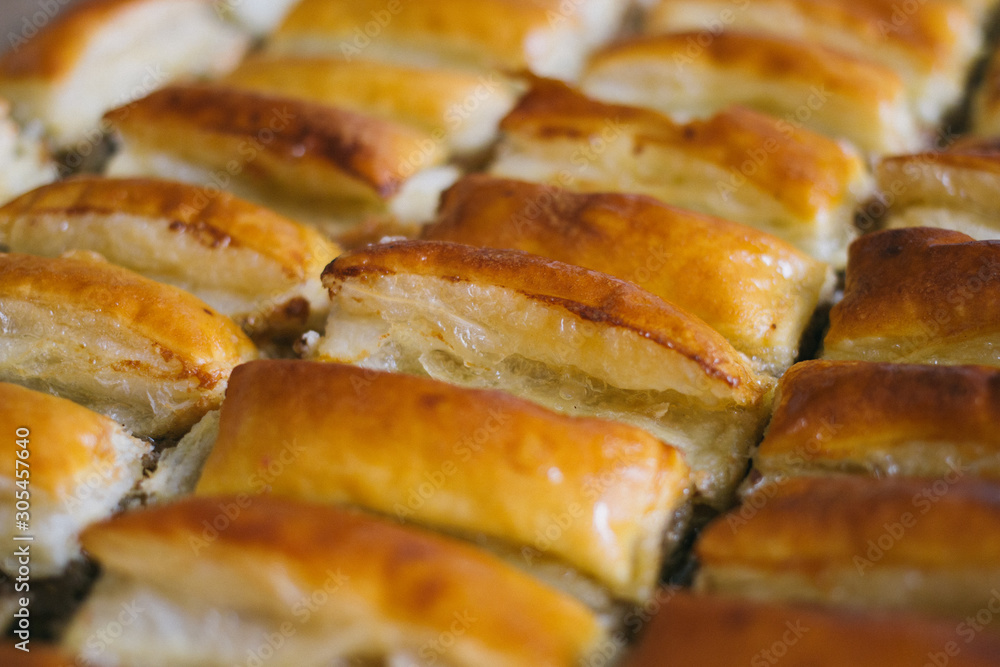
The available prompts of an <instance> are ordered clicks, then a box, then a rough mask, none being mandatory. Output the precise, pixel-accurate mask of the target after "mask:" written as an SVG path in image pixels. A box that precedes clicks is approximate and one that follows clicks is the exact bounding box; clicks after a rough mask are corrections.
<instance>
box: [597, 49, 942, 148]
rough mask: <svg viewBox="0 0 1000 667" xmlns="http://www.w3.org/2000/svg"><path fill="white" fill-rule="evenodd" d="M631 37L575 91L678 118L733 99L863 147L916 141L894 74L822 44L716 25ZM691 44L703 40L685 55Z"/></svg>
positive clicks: (604, 56)
mask: <svg viewBox="0 0 1000 667" xmlns="http://www.w3.org/2000/svg"><path fill="white" fill-rule="evenodd" d="M698 37H699V33H696V32H681V33H674V34H669V35H657V36H652V37H635V38H632V39H629V40H627V41H624V42H619V43H618V44H615V45H613V46H611V47H609V48H607V49H605V50H603V51H601V52H599V53H597V54H596V55H595V56H594V57H593V58H591V59H590V61H589V63H588V65H587V68H586V70H585V72H584V74H583V77H582V79H581V89H582V90H583V91H584V92H585V93H587V94H588V95H590V96H591V97H593V98H595V99H599V100H603V101H606V102H613V103H619V104H631V105H635V106H642V107H648V108H650V109H654V110H656V111H660V112H662V113H665V114H669V115H670V116H672V117H674V118H676V119H677V120H679V121H684V120H687V119H689V118H690V117H691V116H695V117H708V116H711V115H712V114H715V113H718V112H719V111H722V110H724V109H726V108H727V107H729V106H731V105H734V104H740V105H744V106H747V107H749V108H752V109H756V110H758V111H762V112H764V113H769V114H772V115H774V116H779V117H781V118H783V119H784V120H785V121H786V122H788V123H790V124H792V125H793V126H796V127H799V126H801V127H806V128H808V129H810V130H813V131H815V132H819V133H821V134H825V135H827V136H830V137H834V138H839V139H847V140H849V141H851V142H852V143H853V144H854V145H855V146H857V147H858V148H860V149H861V150H863V151H866V152H869V153H902V152H905V151H915V150H918V149H919V148H921V146H922V144H923V139H922V137H921V135H920V132H919V131H918V128H917V123H916V119H915V117H914V115H913V113H912V111H911V110H910V107H909V102H908V99H907V95H906V89H905V87H904V86H903V82H902V80H901V79H900V78H899V76H898V75H897V74H896V73H895V72H893V71H892V70H891V69H889V68H887V67H883V66H881V65H877V64H875V63H873V62H871V61H869V60H864V59H861V58H856V57H853V56H849V55H847V54H844V53H841V52H839V51H836V50H833V49H830V48H827V47H825V46H822V45H819V44H812V43H809V42H804V41H799V40H793V39H783V38H780V37H775V36H771V35H765V34H758V33H747V32H735V31H734V32H728V31H727V32H723V33H720V34H718V35H714V36H713V37H712V39H711V40H703V41H708V43H707V45H705V46H704V47H701V45H700V43H699V41H698ZM691 44H695V45H696V46H698V47H700V48H699V49H698V51H697V54H696V55H694V56H693V55H691V53H692V51H691V49H692V47H691Z"/></svg>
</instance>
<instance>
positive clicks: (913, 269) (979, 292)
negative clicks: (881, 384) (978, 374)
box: [825, 227, 1000, 361]
mask: <svg viewBox="0 0 1000 667" xmlns="http://www.w3.org/2000/svg"><path fill="white" fill-rule="evenodd" d="M998 275H1000V241H973V240H972V239H971V238H970V237H969V236H966V235H965V234H961V233H959V232H953V231H947V230H943V229H931V228H926V227H915V228H910V229H890V230H886V231H882V232H876V233H874V234H869V235H867V236H863V237H861V238H860V239H858V240H857V241H855V242H854V243H853V244H852V245H851V248H850V255H849V260H848V266H847V282H846V286H845V289H844V299H843V300H842V301H841V302H840V303H838V304H837V305H836V306H834V308H833V310H832V311H831V313H830V329H829V331H828V333H827V335H826V339H825V348H826V351H825V356H831V357H833V356H834V355H837V356H841V355H843V354H855V355H864V354H865V352H866V350H865V349H864V347H863V346H864V345H865V344H866V343H865V341H873V340H878V339H882V340H886V341H888V342H887V343H886V344H887V345H894V346H895V347H894V348H893V349H894V350H895V352H893V354H896V355H897V357H898V358H897V359H895V360H897V361H898V360H901V359H904V358H905V357H906V356H907V355H908V354H909V353H910V352H913V350H914V349H917V350H919V349H925V348H927V349H930V348H935V347H942V346H947V345H957V344H960V343H962V342H964V341H967V340H970V339H974V338H977V337H981V336H985V335H992V334H995V333H997V332H998V331H1000V298H998V290H1000V280H998ZM855 348H857V349H855ZM897 348H898V349H897ZM851 350H853V352H852V351H851Z"/></svg>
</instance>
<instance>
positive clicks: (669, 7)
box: [650, 0, 971, 68]
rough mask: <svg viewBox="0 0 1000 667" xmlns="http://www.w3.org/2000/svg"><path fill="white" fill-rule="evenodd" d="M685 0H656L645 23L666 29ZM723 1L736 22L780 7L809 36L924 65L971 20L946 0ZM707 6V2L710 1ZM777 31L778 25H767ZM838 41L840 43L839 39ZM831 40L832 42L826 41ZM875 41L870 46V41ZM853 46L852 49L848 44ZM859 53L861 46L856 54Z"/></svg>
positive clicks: (937, 58)
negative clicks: (897, 52)
mask: <svg viewBox="0 0 1000 667" xmlns="http://www.w3.org/2000/svg"><path fill="white" fill-rule="evenodd" d="M688 2H690V0H679V2H678V1H677V0H661V2H660V3H659V5H658V7H657V9H656V10H654V12H653V14H652V16H651V18H650V24H651V26H653V28H654V29H656V30H658V31H668V30H669V29H670V28H671V26H672V24H673V17H674V15H675V12H676V11H678V10H677V8H676V7H675V6H674V5H678V4H679V5H684V4H686V3H688ZM717 4H719V5H723V4H725V6H726V8H728V9H730V11H731V12H732V14H734V15H736V17H737V27H739V25H742V21H744V20H745V18H744V17H741V16H740V15H741V14H745V13H746V12H747V11H750V12H755V11H759V10H764V9H765V8H766V9H768V10H769V11H770V12H775V11H777V12H782V13H784V14H786V16H788V17H789V21H790V22H792V23H794V22H795V21H794V20H793V18H792V17H794V19H798V23H804V24H805V26H806V27H805V28H803V29H802V30H803V31H804V32H806V33H807V34H808V35H809V36H811V37H812V38H813V40H815V39H817V38H821V37H823V36H826V40H824V41H833V40H835V39H837V38H836V37H834V36H833V35H832V34H831V33H842V34H849V35H850V36H851V40H850V46H853V47H856V48H857V49H861V46H862V45H867V46H868V51H869V52H870V53H872V54H875V56H876V57H877V56H878V55H879V49H878V47H877V45H880V44H884V43H888V44H891V45H893V46H895V47H896V48H899V49H902V50H904V51H905V52H906V55H907V58H911V59H913V61H915V62H916V63H920V64H921V66H923V67H926V68H930V67H933V66H934V65H935V64H938V63H940V62H950V61H951V60H952V59H953V53H954V50H955V49H956V46H960V45H958V44H957V42H958V41H959V39H960V36H959V34H958V30H957V27H958V26H962V25H965V24H969V23H970V22H971V17H970V16H969V13H968V11H967V10H966V9H965V8H964V7H963V6H962V5H961V3H957V2H951V1H949V0H924V2H921V3H920V5H919V6H918V7H917V9H916V10H915V11H911V12H906V11H904V10H902V9H901V7H900V5H899V4H898V2H896V1H895V0H848V1H846V2H845V1H844V0H762V1H761V0H753V2H752V3H748V4H746V5H742V4H738V5H737V6H735V7H734V6H733V5H732V3H729V2H726V3H722V2H719V3H717ZM710 6H711V4H710ZM770 29H772V30H774V31H776V32H781V31H782V29H783V28H782V26H781V25H780V24H778V25H775V26H774V27H773V28H770ZM838 41H840V42H841V46H842V47H843V46H848V44H845V43H843V40H842V38H841V39H839V40H838ZM831 45H834V44H831ZM872 45H875V46H872ZM852 50H853V49H852ZM857 55H859V56H864V55H865V53H864V51H859V52H858V53H857Z"/></svg>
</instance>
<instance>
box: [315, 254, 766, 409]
mask: <svg viewBox="0 0 1000 667" xmlns="http://www.w3.org/2000/svg"><path fill="white" fill-rule="evenodd" d="M397 273H412V274H416V275H421V276H434V277H438V278H442V279H445V280H451V281H455V282H474V283H488V284H492V285H496V286H499V287H503V288H507V289H511V290H514V291H516V292H518V293H520V294H523V295H524V296H525V297H527V298H529V299H532V300H536V301H540V302H543V303H546V304H549V305H551V306H557V307H561V308H565V309H566V310H568V311H569V312H571V313H573V314H574V315H576V316H577V317H580V318H582V319H584V320H589V321H592V322H599V323H600V324H602V325H603V326H611V327H616V328H620V329H625V330H629V331H632V332H634V333H635V334H636V335H638V336H641V337H643V338H645V339H647V340H649V341H651V342H652V343H655V344H657V345H659V346H661V347H663V348H666V349H669V350H672V351H674V352H676V353H678V354H681V355H683V356H684V357H686V358H687V359H689V360H690V361H692V362H694V363H696V364H697V365H698V366H699V367H700V368H701V369H702V370H703V371H704V373H705V374H706V376H708V377H710V378H712V379H713V380H714V381H716V382H722V383H724V384H725V385H726V386H728V387H729V388H730V389H731V390H732V391H733V393H734V394H735V396H736V397H737V401H738V402H741V403H744V402H745V403H752V402H754V401H756V400H757V399H759V398H760V396H761V393H762V391H764V389H763V388H762V387H761V386H760V384H759V383H758V382H756V381H755V378H754V374H753V371H752V370H751V369H750V368H749V366H748V364H747V363H746V361H745V360H744V359H743V358H741V356H740V355H739V353H737V352H736V351H735V350H734V349H733V348H732V347H731V346H730V345H729V343H727V342H726V340H725V339H724V338H722V336H720V335H719V334H718V333H717V332H715V331H714V330H712V329H711V328H710V327H708V325H706V324H705V323H704V322H702V321H701V320H699V319H698V318H696V317H694V316H692V315H690V314H689V313H687V312H686V311H683V310H681V309H680V308H677V307H676V306H674V305H672V304H670V303H667V302H665V301H662V300H661V299H659V298H658V297H655V296H653V295H652V294H649V293H648V292H646V291H644V290H641V289H639V288H638V287H636V286H635V285H632V284H631V283H627V282H624V281H622V280H618V279H616V278H611V277H610V276H607V275H605V274H602V273H598V272H596V271H590V270H587V269H583V268H580V267H576V266H572V265H569V264H563V263H561V262H553V261H549V260H545V259H543V258H541V257H538V256H535V255H529V254H527V253H524V252H520V251H513V250H493V249H484V248H474V247H471V246H466V245H459V244H456V243H445V242H436V241H404V242H396V243H385V244H381V245H376V246H369V247H368V248H365V249H362V250H357V251H352V252H349V253H347V254H345V255H341V256H340V257H338V258H337V259H336V260H334V261H333V262H332V263H331V264H330V265H329V266H328V267H327V268H326V270H325V271H324V272H323V284H324V285H326V286H327V287H329V288H330V289H331V291H333V290H336V289H337V288H338V285H339V283H340V282H341V281H345V280H361V281H364V280H366V279H368V278H369V277H378V276H381V275H385V274H390V275H392V274H397Z"/></svg>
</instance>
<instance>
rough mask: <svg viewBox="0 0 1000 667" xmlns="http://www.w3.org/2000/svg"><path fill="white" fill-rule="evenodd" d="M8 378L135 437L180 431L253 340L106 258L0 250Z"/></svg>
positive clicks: (3, 358)
mask: <svg viewBox="0 0 1000 667" xmlns="http://www.w3.org/2000/svg"><path fill="white" fill-rule="evenodd" d="M0 313H3V329H2V331H0V381H5V382H15V383H17V384H21V385H25V386H28V387H31V388H34V389H41V390H44V391H47V392H49V393H52V394H57V395H60V396H64V397H66V398H69V399H72V400H74V401H76V402H77V403H80V404H81V405H84V406H86V407H88V408H90V409H92V410H95V411H96V412H100V413H102V414H105V415H107V416H108V417H111V418H112V419H113V420H115V421H116V422H118V423H120V424H123V425H124V426H125V428H126V429H127V430H128V431H130V432H131V433H133V434H134V435H137V436H145V437H167V436H179V435H182V434H183V433H184V432H185V431H187V429H188V428H190V427H191V425H192V424H194V423H195V422H196V421H198V420H199V419H200V418H201V417H202V416H203V415H204V414H205V413H206V412H208V411H209V410H211V409H212V408H214V407H217V406H218V405H219V404H220V403H221V402H222V397H223V394H224V392H225V389H226V380H227V379H228V378H229V373H230V371H231V370H232V369H233V367H234V366H236V365H238V364H240V363H242V362H244V361H249V360H250V359H252V358H253V357H254V356H255V354H256V350H255V348H254V346H253V344H252V343H251V342H250V341H249V339H247V338H246V336H245V335H244V334H243V333H242V332H241V331H240V330H239V328H238V327H237V326H236V324H234V323H233V321H232V320H230V319H229V318H227V317H224V316H222V315H219V314H218V313H216V312H215V311H213V310H211V309H210V308H209V307H208V306H207V305H205V304H204V303H203V302H202V301H200V300H199V299H197V298H196V297H194V296H192V295H190V294H188V293H187V292H184V291H182V290H180V289H178V288H176V287H172V286H170V285H164V284H162V283H158V282H154V281H152V280H149V279H147V278H143V277H142V276H140V275H138V274H136V273H133V272H131V271H129V270H127V269H123V268H119V267H116V266H113V265H111V264H108V263H107V262H105V261H102V260H100V259H94V258H88V257H85V256H83V257H82V256H80V255H77V256H75V257H72V258H45V257H37V256H32V255H20V254H0Z"/></svg>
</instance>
